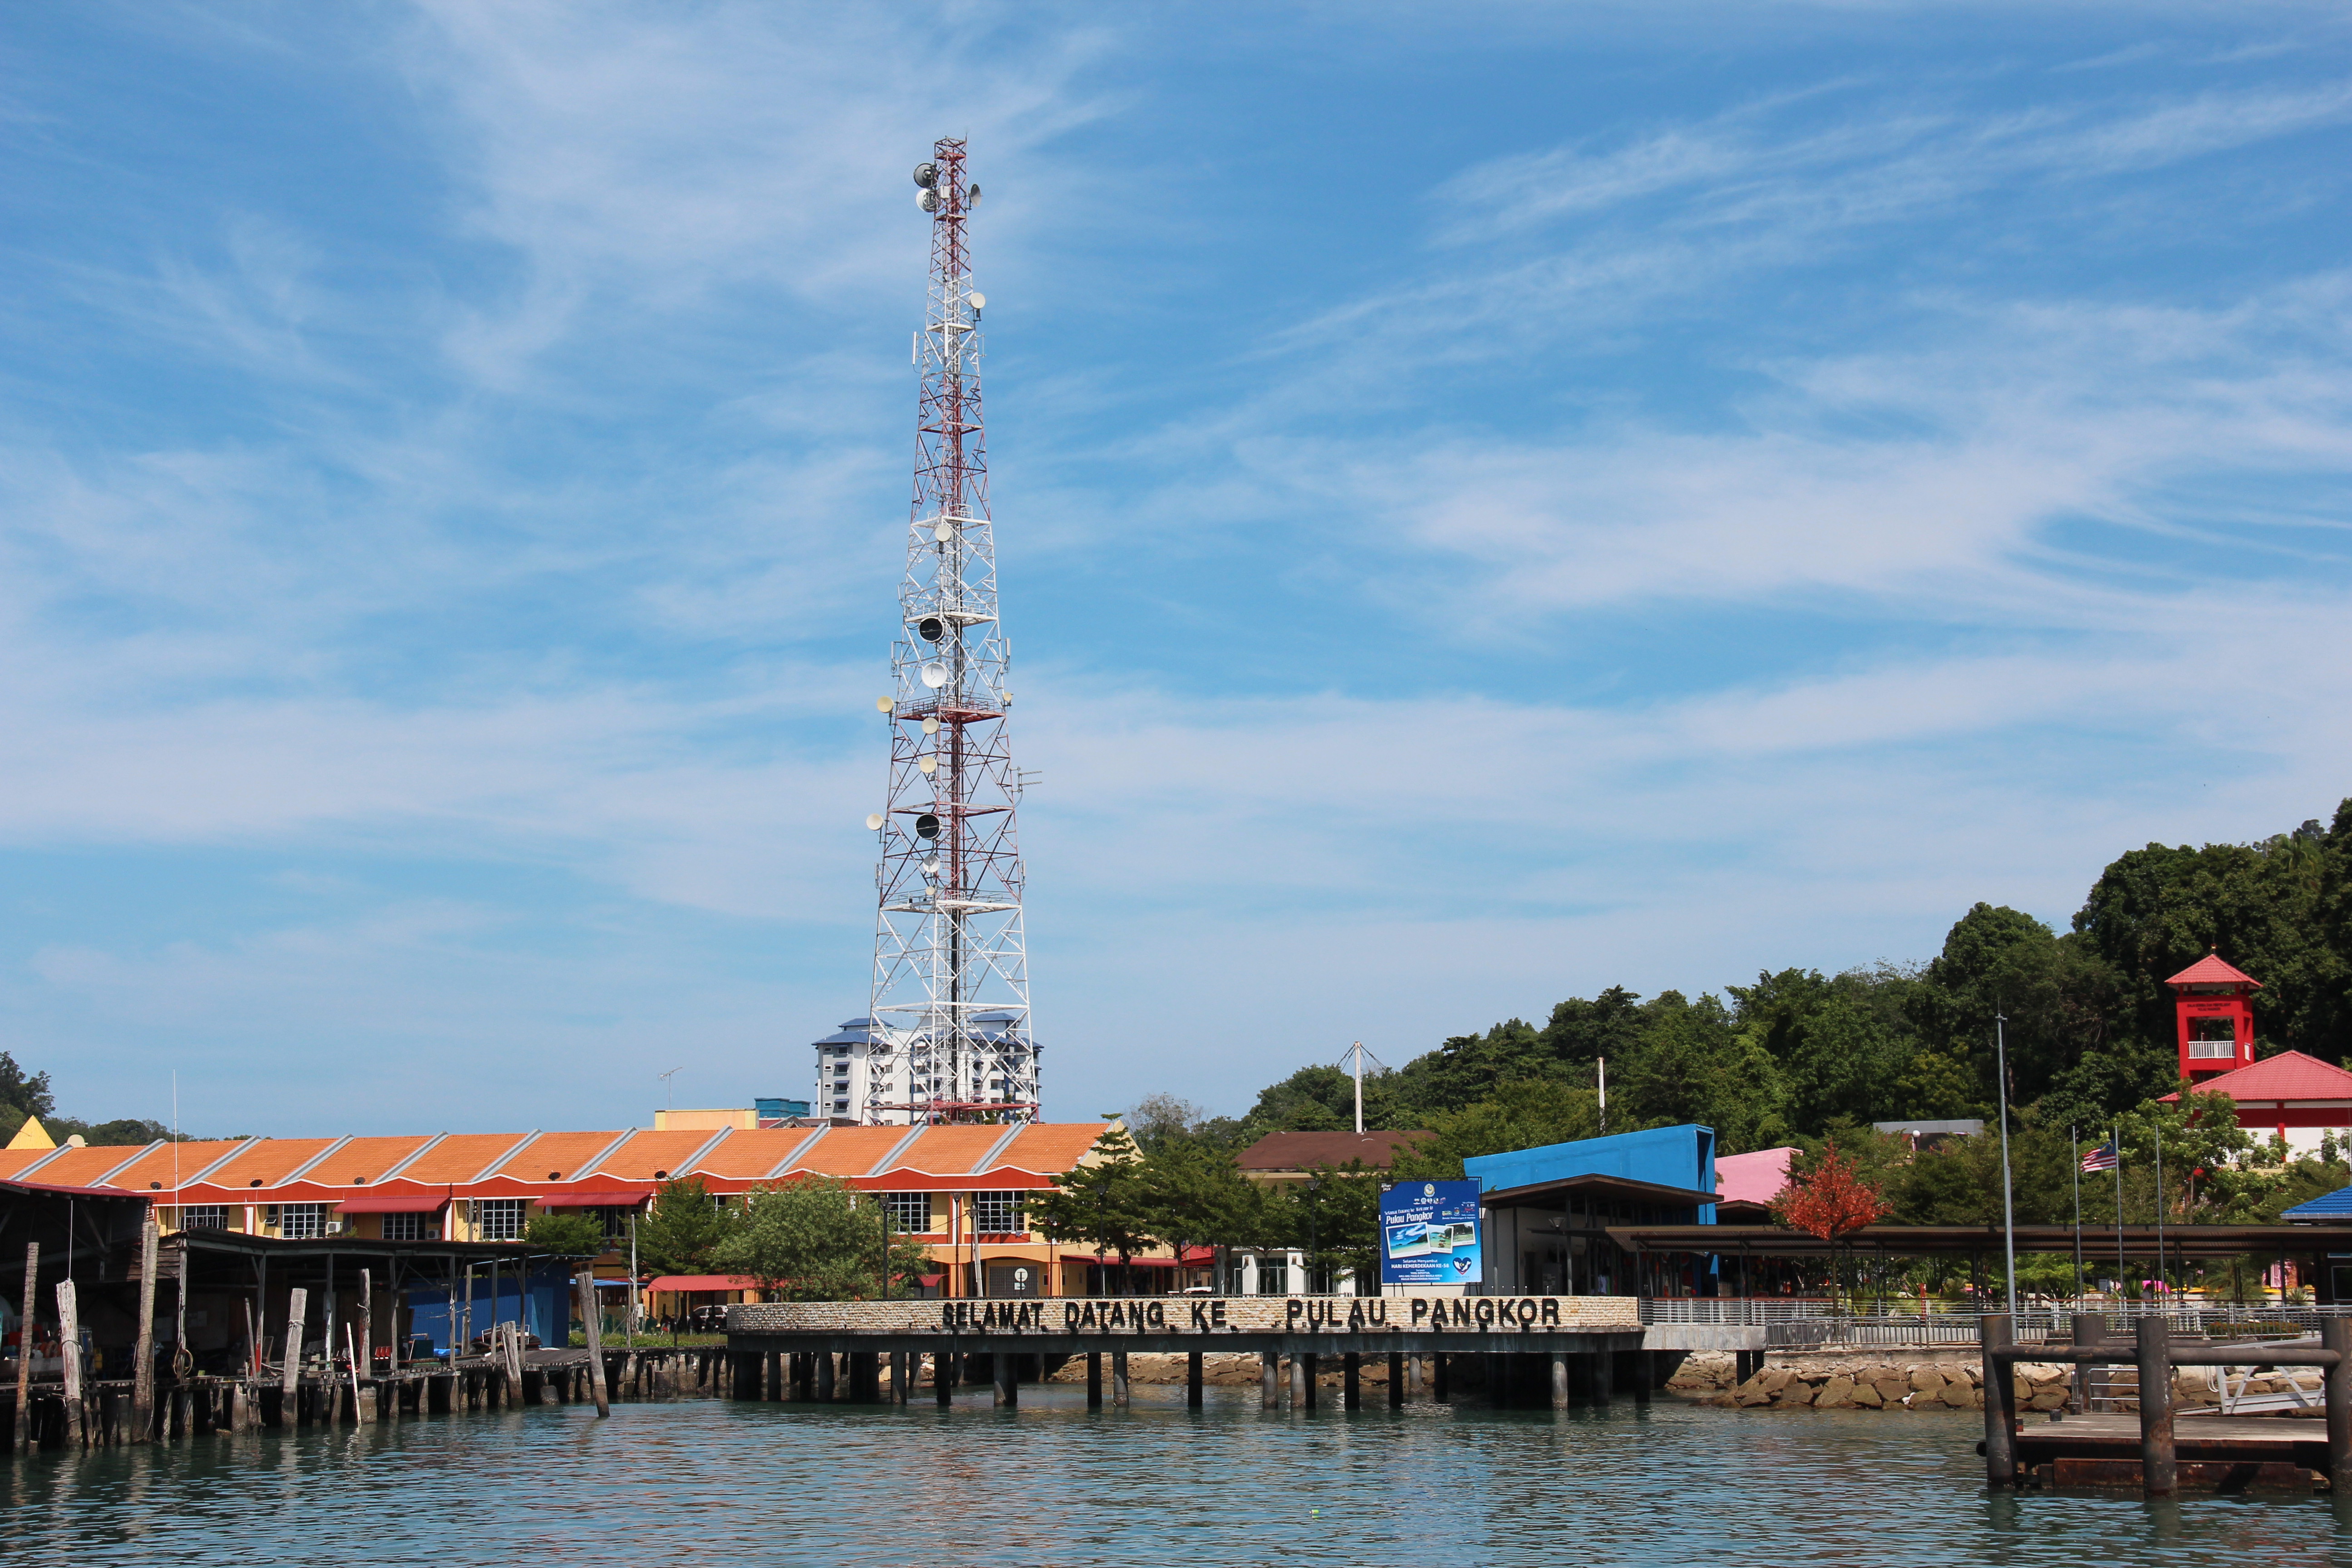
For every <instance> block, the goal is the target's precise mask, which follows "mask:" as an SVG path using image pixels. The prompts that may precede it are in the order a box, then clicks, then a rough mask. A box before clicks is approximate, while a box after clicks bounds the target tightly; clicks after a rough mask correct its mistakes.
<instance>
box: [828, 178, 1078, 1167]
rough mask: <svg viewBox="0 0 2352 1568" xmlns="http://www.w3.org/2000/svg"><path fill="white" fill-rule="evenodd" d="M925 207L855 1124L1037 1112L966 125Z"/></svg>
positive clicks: (923, 191) (921, 181)
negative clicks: (909, 454)
mask: <svg viewBox="0 0 2352 1568" xmlns="http://www.w3.org/2000/svg"><path fill="white" fill-rule="evenodd" d="M915 187H916V188H915V205H917V206H918V207H919V208H920V209H921V210H922V211H924V212H925V213H928V214H929V216H930V223H931V270H930V287H929V306H928V308H927V310H926V313H925V318H924V326H923V331H922V332H921V333H920V335H919V337H918V338H917V340H916V347H915V355H914V357H915V359H916V362H917V364H918V365H919V371H920V380H921V388H920V395H919V414H918V416H917V420H916V437H915V485H914V503H913V508H912V514H911V517H910V519H909V521H908V537H907V568H906V575H905V576H904V577H903V578H902V579H901V580H900V583H899V585H898V618H899V624H900V635H899V636H898V637H897V638H896V639H894V641H893V642H892V645H891V650H890V666H891V670H892V673H893V676H894V678H895V679H894V681H893V686H894V690H893V692H892V694H891V695H890V696H888V697H885V698H882V699H880V700H877V702H876V704H875V706H876V707H877V708H878V709H879V710H881V712H882V714H883V716H884V718H885V720H886V721H887V723H888V725H889V730H890V777H889V790H888V799H887V802H886V803H885V805H884V806H883V808H882V809H881V810H880V811H877V812H876V813H874V814H873V815H871V816H868V817H866V828H867V829H868V830H869V831H870V832H872V833H873V834H874V835H875V837H876V840H877V850H878V852H879V854H878V863H877V867H876V871H875V884H876V889H877V892H878V893H879V895H880V899H879V903H880V910H879V914H878V916H877V921H876V926H875V942H874V979H873V1006H872V1009H871V1011H872V1016H873V1022H872V1025H871V1026H870V1029H869V1032H868V1038H867V1041H866V1045H865V1047H864V1049H865V1051H866V1079H865V1090H866V1092H865V1097H864V1098H865V1103H864V1104H863V1105H862V1106H861V1107H860V1108H859V1111H860V1120H861V1121H866V1122H869V1123H870V1122H882V1121H902V1122H942V1121H1005V1122H1010V1121H1032V1120H1034V1118H1035V1116H1036V1114H1037V1089H1038V1071H1037V1058H1038V1047H1037V1045H1036V1042H1035V1040H1034V1038H1033V1037H1031V1034H1030V1028H1029V957H1028V948H1027V944H1026V939H1025V938H1024V934H1023V928H1022V920H1021V900H1022V894H1023V890H1024V882H1025V875H1024V871H1023V868H1022V861H1021V847H1020V841H1019V838H1018V837H1017V836H1016V834H1015V832H1014V828H1013V818H1014V816H1015V807H1016V806H1017V805H1019V803H1020V799H1021V793H1022V784H1023V781H1022V777H1021V774H1020V772H1019V770H1018V769H1016V768H1015V767H1014V766H1013V747H1012V740H1011V736H1010V733H1009V731H1008V730H1007V728H1006V710H1007V709H1008V707H1009V706H1010V705H1011V702H1012V700H1013V693H1012V692H1011V691H1010V690H1008V689H1006V684H1005V683H1006V676H1007V674H1008V671H1009V668H1010V664H1011V658H1012V644H1011V642H1010V640H1009V639H1008V638H1007V637H1005V635H1004V628H1003V623H1002V622H1001V621H1000V620H999V619H998V616H997V595H996V541H995V529H994V524H993V523H992V521H991V519H990V517H989V510H988V452H987V447H988V443H987V435H986V427H985V426H984V424H983V422H982V416H981V395H980V358H981V331H980V321H981V310H982V307H983V306H984V305H985V304H986V303H987V300H986V299H985V297H984V296H982V294H981V293H980V292H979V291H978V290H976V289H973V288H972V286H971V283H972V279H971V247H970V244H969V242H968V239H967V237H966V232H965V230H966V225H967V224H968V223H969V222H970V219H971V210H972V208H973V207H975V206H976V205H979V202H980V187H979V186H978V185H976V184H971V182H970V181H969V180H968V179H967V178H966V171H965V168H964V144H963V142H962V140H961V138H957V137H948V138H943V139H941V140H940V142H937V143H936V144H935V145H934V146H933V147H932V149H931V156H930V157H929V158H928V159H926V160H925V161H924V162H922V163H918V164H917V165H916V166H915Z"/></svg>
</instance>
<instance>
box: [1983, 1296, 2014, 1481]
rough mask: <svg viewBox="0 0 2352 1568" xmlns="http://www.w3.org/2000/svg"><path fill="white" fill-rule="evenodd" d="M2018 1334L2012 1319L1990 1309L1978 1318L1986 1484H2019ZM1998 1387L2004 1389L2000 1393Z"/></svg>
mask: <svg viewBox="0 0 2352 1568" xmlns="http://www.w3.org/2000/svg"><path fill="white" fill-rule="evenodd" d="M2014 1337H2015V1334H2014V1331H2013V1330H2012V1328H2011V1323H2010V1320H2009V1319H2007V1318H2005V1317H2001V1316H1998V1315H1996V1314H1992V1313H1987V1314H1986V1315H1985V1316H1984V1317H1982V1318H1979V1319H1978V1320H1977V1340H1978V1342H1979V1343H1980V1344H1981V1345H1983V1346H1984V1428H1985V1445H1984V1453H1985V1485H1987V1486H1989V1487H2013V1486H2015V1485H2016V1484H2017V1401H2016V1399H2015V1397H2014V1395H2015V1389H2014V1387H2013V1386H2012V1384H2011V1379H2012V1377H2013V1376H2014V1374H2013V1373H2011V1371H2010V1363H2009V1360H2008V1358H2007V1357H2006V1356H2004V1355H2003V1354H2002V1353H2001V1352H2004V1351H2006V1350H2008V1349H2009V1347H2010V1343H2011V1341H2012V1339H2014ZM1995 1390H2005V1391H2007V1392H2008V1394H2010V1397H2006V1398H2004V1397H2001V1396H2000V1394H1996V1393H1995Z"/></svg>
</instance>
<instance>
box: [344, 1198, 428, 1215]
mask: <svg viewBox="0 0 2352 1568" xmlns="http://www.w3.org/2000/svg"><path fill="white" fill-rule="evenodd" d="M448 1202H449V1200H448V1199H447V1198H446V1197H445V1196H441V1195H438V1194H433V1193H370V1194H368V1195H367V1196H365V1197H363V1198H337V1199H336V1200H335V1207H336V1208H337V1209H338V1210H339V1211H341V1213H343V1214H436V1213H438V1212H439V1211H440V1210H441V1209H443V1208H444V1207H446V1206H447V1205H448Z"/></svg>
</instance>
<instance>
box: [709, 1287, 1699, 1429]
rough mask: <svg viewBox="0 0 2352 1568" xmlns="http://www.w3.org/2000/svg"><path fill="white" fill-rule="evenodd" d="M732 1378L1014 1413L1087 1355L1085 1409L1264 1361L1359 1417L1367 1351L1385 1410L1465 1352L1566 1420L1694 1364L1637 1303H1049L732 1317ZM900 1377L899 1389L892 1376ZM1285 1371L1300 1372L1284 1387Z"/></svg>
mask: <svg viewBox="0 0 2352 1568" xmlns="http://www.w3.org/2000/svg"><path fill="white" fill-rule="evenodd" d="M727 1343H728V1355H729V1360H730V1378H731V1380H732V1383H733V1386H734V1391H735V1396H736V1397H738V1398H742V1399H765V1400H815V1401H831V1400H834V1399H835V1398H837V1397H839V1396H840V1394H842V1393H843V1392H846V1393H847V1394H848V1397H850V1398H851V1399H863V1400H887V1401H890V1402H894V1403H899V1404H904V1403H906V1402H908V1400H910V1399H911V1398H913V1397H914V1392H915V1390H916V1388H917V1387H918V1386H919V1385H928V1387H929V1391H930V1395H931V1398H932V1400H933V1401H934V1402H936V1403H938V1404H940V1405H945V1404H947V1403H949V1401H950V1399H951V1398H952V1397H953V1396H954V1393H955V1390H956V1389H957V1388H958V1387H961V1386H963V1385H965V1384H967V1383H970V1382H975V1381H978V1380H981V1379H985V1380H986V1381H987V1382H988V1383H989V1384H991V1386H992V1392H993V1397H994V1402H995V1403H996V1404H998V1405H1013V1406H1017V1405H1019V1404H1020V1397H1021V1385H1022V1384H1023V1383H1024V1382H1034V1381H1037V1380H1039V1379H1040V1378H1042V1377H1044V1376H1045V1374H1046V1373H1047V1371H1048V1370H1049V1367H1050V1366H1058V1365H1059V1364H1061V1363H1065V1362H1066V1361H1067V1360H1068V1359H1069V1358H1071V1357H1073V1356H1083V1357H1085V1358H1086V1364H1087V1404H1088V1405H1102V1404H1103V1403H1105V1378H1104V1375H1103V1374H1104V1371H1105V1363H1106V1362H1107V1363H1108V1371H1109V1378H1108V1403H1109V1404H1110V1405H1114V1406H1118V1405H1126V1404H1127V1403H1128V1400H1129V1390H1128V1358H1129V1356H1130V1355H1133V1354H1139V1353H1157V1354H1181V1355H1182V1356H1184V1357H1185V1358H1186V1363H1185V1364H1186V1378H1185V1398H1186V1402H1187V1403H1188V1404H1190V1405H1200V1404H1201V1403H1202V1386H1203V1377H1202V1359H1203V1357H1204V1356H1206V1355H1207V1354H1209V1353H1211V1352H1221V1353H1230V1352H1244V1353H1246V1352H1256V1353H1257V1355H1258V1358H1259V1367H1260V1375H1259V1400H1260V1403H1261V1405H1264V1406H1265V1408H1267V1409H1275V1408H1277V1407H1279V1406H1281V1405H1283V1403H1284V1402H1285V1394H1286V1392H1287V1402H1288V1405H1289V1406H1290V1407H1291V1408H1292V1409H1296V1410H1307V1409H1312V1408H1314V1407H1315V1406H1316V1405H1317V1404H1318V1402H1319V1400H1320V1398H1321V1397H1322V1392H1321V1389H1320V1374H1321V1372H1322V1370H1323V1369H1324V1367H1325V1366H1326V1365H1327V1364H1328V1365H1332V1366H1336V1367H1337V1368H1338V1369H1339V1374H1340V1386H1339V1405H1340V1407H1341V1408H1343V1409H1349V1410H1352V1409H1356V1408H1359V1407H1360V1404H1361V1397H1362V1394H1361V1382H1362V1379H1361V1368H1362V1365H1363V1361H1364V1358H1365V1357H1367V1356H1380V1357H1384V1358H1385V1359H1386V1363H1387V1372H1388V1377H1387V1400H1388V1403H1389V1404H1390V1405H1392V1406H1393V1405H1402V1404H1403V1403H1404V1402H1405V1395H1406V1392H1407V1387H1408V1384H1411V1383H1412V1382H1414V1381H1416V1380H1418V1381H1421V1382H1422V1383H1423V1385H1424V1386H1425V1387H1427V1388H1428V1389H1429V1391H1430V1393H1431V1394H1432V1395H1433V1397H1435V1398H1437V1399H1440V1400H1444V1399H1447V1398H1450V1397H1451V1395H1452V1392H1453V1387H1454V1384H1457V1383H1459V1382H1461V1381H1465V1380H1463V1379H1461V1378H1459V1377H1457V1376H1456V1375H1455V1374H1456V1373H1457V1372H1458V1371H1460V1370H1461V1369H1462V1363H1463V1361H1464V1359H1465V1358H1466V1357H1476V1358H1479V1360H1478V1363H1477V1365H1476V1372H1477V1378H1476V1381H1477V1382H1479V1383H1480V1384H1482V1385H1483V1387H1484V1389H1485V1391H1486V1397H1487V1398H1488V1399H1489V1400H1491V1401H1493V1402H1494V1403H1497V1404H1504V1403H1518V1402H1520V1401H1522V1400H1532V1401H1535V1402H1539V1403H1549V1404H1550V1405H1553V1406H1554V1407H1558V1408H1564V1407H1566V1406H1568V1405H1570V1404H1571V1403H1575V1402H1577V1401H1579V1400H1588V1401H1595V1402H1605V1401H1607V1400H1609V1399H1611V1398H1612V1397H1614V1396H1615V1395H1617V1394H1628V1395H1630V1396H1632V1397H1633V1398H1635V1399H1637V1400H1643V1399H1647V1398H1649V1397H1650V1394H1651V1392H1652V1391H1653V1390H1654V1389H1655V1388H1657V1387H1658V1386H1660V1385H1661V1384H1664V1381H1665V1378H1666V1376H1667V1375H1669V1374H1670V1373H1671V1372H1672V1371H1673V1367H1674V1364H1675V1363H1679V1362H1680V1360H1681V1357H1680V1356H1679V1355H1677V1354H1668V1353H1662V1352H1651V1351H1649V1350H1647V1349H1645V1348H1644V1345H1643V1329H1642V1321H1641V1312H1640V1303H1639V1301H1638V1300H1635V1299H1634V1298H1633V1297H1630V1296H1503V1297H1495V1296H1480V1297H1430V1296H1389V1297H1353V1296H1319V1297H1298V1296H1292V1297H1265V1296H1224V1297H1208V1296H1176V1297H1150V1298H1097V1297H1086V1298H1045V1299H1041V1300H952V1301H872V1302H853V1301H825V1302H779V1303H767V1304H751V1305H743V1306H736V1307H730V1308H729V1309H728V1311H727ZM886 1366H887V1370H888V1378H887V1392H886V1384H885V1379H884V1369H885V1367H886ZM1285 1370H1287V1376H1285V1375H1284V1372H1285Z"/></svg>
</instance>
